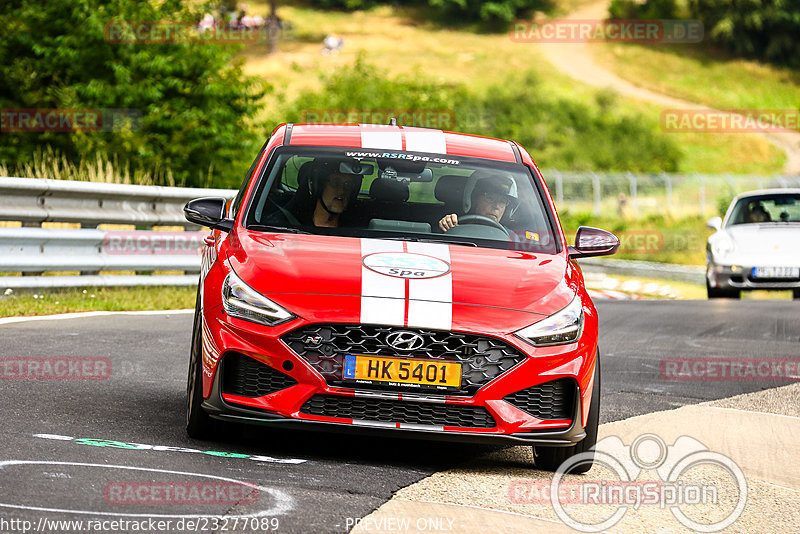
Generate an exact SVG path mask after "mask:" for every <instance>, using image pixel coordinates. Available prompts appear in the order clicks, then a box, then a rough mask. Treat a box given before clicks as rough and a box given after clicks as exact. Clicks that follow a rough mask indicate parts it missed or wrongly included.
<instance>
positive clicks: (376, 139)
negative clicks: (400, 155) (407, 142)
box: [361, 126, 403, 150]
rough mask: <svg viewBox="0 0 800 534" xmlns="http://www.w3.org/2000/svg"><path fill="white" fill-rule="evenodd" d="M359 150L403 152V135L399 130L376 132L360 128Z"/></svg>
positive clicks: (375, 130)
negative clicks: (379, 149)
mask: <svg viewBox="0 0 800 534" xmlns="http://www.w3.org/2000/svg"><path fill="white" fill-rule="evenodd" d="M361 148H386V149H390V150H403V135H402V134H401V133H400V130H377V129H370V128H369V127H367V128H364V127H363V126H362V127H361Z"/></svg>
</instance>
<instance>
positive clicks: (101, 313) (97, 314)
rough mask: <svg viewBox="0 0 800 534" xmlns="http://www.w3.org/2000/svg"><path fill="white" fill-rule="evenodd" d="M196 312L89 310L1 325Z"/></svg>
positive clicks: (3, 320) (7, 320)
mask: <svg viewBox="0 0 800 534" xmlns="http://www.w3.org/2000/svg"><path fill="white" fill-rule="evenodd" d="M187 313H194V310H191V309H190V310H144V311H89V312H75V313H59V314H56V315H30V316H26V317H3V318H1V319H0V325H3V324H10V323H23V322H27V321H56V320H61V319H81V318H83V317H101V316H104V315H170V314H172V315H182V314H187Z"/></svg>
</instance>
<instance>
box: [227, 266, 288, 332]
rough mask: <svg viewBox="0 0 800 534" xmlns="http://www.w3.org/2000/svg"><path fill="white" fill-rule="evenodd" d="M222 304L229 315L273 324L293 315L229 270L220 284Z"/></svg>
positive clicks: (283, 321) (269, 324) (282, 321)
mask: <svg viewBox="0 0 800 534" xmlns="http://www.w3.org/2000/svg"><path fill="white" fill-rule="evenodd" d="M222 305H223V306H224V308H225V312H226V313H227V314H228V315H230V316H231V317H237V318H239V319H244V320H245V321H252V322H254V323H260V324H264V325H267V326H275V325H279V324H281V323H285V322H286V321H290V320H292V319H294V315H292V314H291V313H289V312H288V311H286V310H285V309H283V308H281V307H280V306H278V305H277V304H275V303H274V302H272V301H271V300H269V299H268V298H267V297H265V296H264V295H261V294H260V293H258V292H257V291H256V290H255V289H253V288H251V287H250V286H248V285H247V284H245V283H244V282H242V280H241V279H240V278H239V277H238V276H236V274H235V273H234V272H233V271H231V272H230V274H228V276H227V277H226V278H225V282H223V284H222Z"/></svg>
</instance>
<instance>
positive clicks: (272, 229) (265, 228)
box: [247, 224, 311, 234]
mask: <svg viewBox="0 0 800 534" xmlns="http://www.w3.org/2000/svg"><path fill="white" fill-rule="evenodd" d="M247 229H248V230H256V231H257V232H286V233H289V234H310V233H311V232H306V231H305V230H300V229H299V228H290V227H288V226H270V225H267V224H251V225H249V226H247Z"/></svg>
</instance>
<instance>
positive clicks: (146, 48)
mask: <svg viewBox="0 0 800 534" xmlns="http://www.w3.org/2000/svg"><path fill="white" fill-rule="evenodd" d="M200 16H201V14H200V13H199V12H195V11H192V10H191V9H189V8H188V7H184V4H183V3H182V2H180V1H175V0H168V1H166V2H138V1H137V0H109V1H101V0H52V1H49V2H44V3H43V2H39V1H36V0H3V2H1V3H0V27H2V28H3V39H2V40H0V65H3V74H2V76H0V108H3V109H19V108H22V109H30V108H38V109H95V110H112V109H117V110H129V111H128V112H126V113H127V114H128V115H129V117H130V116H132V117H133V120H122V121H120V123H119V124H117V125H115V127H114V128H113V129H112V131H82V132H67V133H65V132H53V131H49V132H4V133H3V134H2V135H1V136H0V162H2V163H5V164H7V165H9V166H14V165H19V164H24V163H25V162H28V161H31V160H32V158H33V154H34V152H35V151H36V150H37V149H41V148H42V147H46V146H47V147H51V148H52V149H53V150H54V151H56V152H58V153H60V154H63V155H64V156H65V157H67V158H68V159H69V160H71V161H75V162H77V161H79V160H80V159H81V158H85V157H89V158H91V157H94V155H97V154H100V155H107V156H108V157H110V158H113V159H116V160H118V161H119V162H120V163H121V164H124V165H128V164H130V165H131V168H132V169H133V170H134V171H136V170H137V169H143V170H145V171H149V170H152V169H161V170H164V169H171V170H172V172H173V175H174V178H175V181H176V183H184V184H188V185H196V184H200V183H205V182H206V181H207V176H208V174H209V172H212V173H213V175H214V178H215V179H214V185H217V186H231V185H234V184H238V183H240V182H241V178H242V176H243V175H244V173H245V172H246V170H247V168H248V166H249V164H250V161H251V159H252V154H253V153H254V152H255V150H257V145H258V144H259V143H258V138H259V137H260V136H257V135H254V128H253V127H252V126H251V125H250V121H249V119H248V117H251V116H253V114H254V113H255V111H256V110H257V102H258V100H259V99H260V98H261V96H262V95H263V92H264V90H263V89H262V88H261V87H260V86H259V85H258V84H257V82H256V81H255V80H254V79H250V78H247V77H245V76H244V75H243V73H242V68H241V63H233V62H232V59H233V57H234V55H235V54H236V52H237V50H238V49H239V48H240V47H239V46H231V45H224V44H206V43H183V44H142V43H135V42H134V43H125V44H116V43H112V42H109V41H107V40H106V39H105V38H104V28H105V26H106V24H107V23H110V22H112V21H117V22H120V21H128V22H134V21H170V22H178V23H183V24H187V25H192V24H194V23H196V21H197V20H199V18H200Z"/></svg>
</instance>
